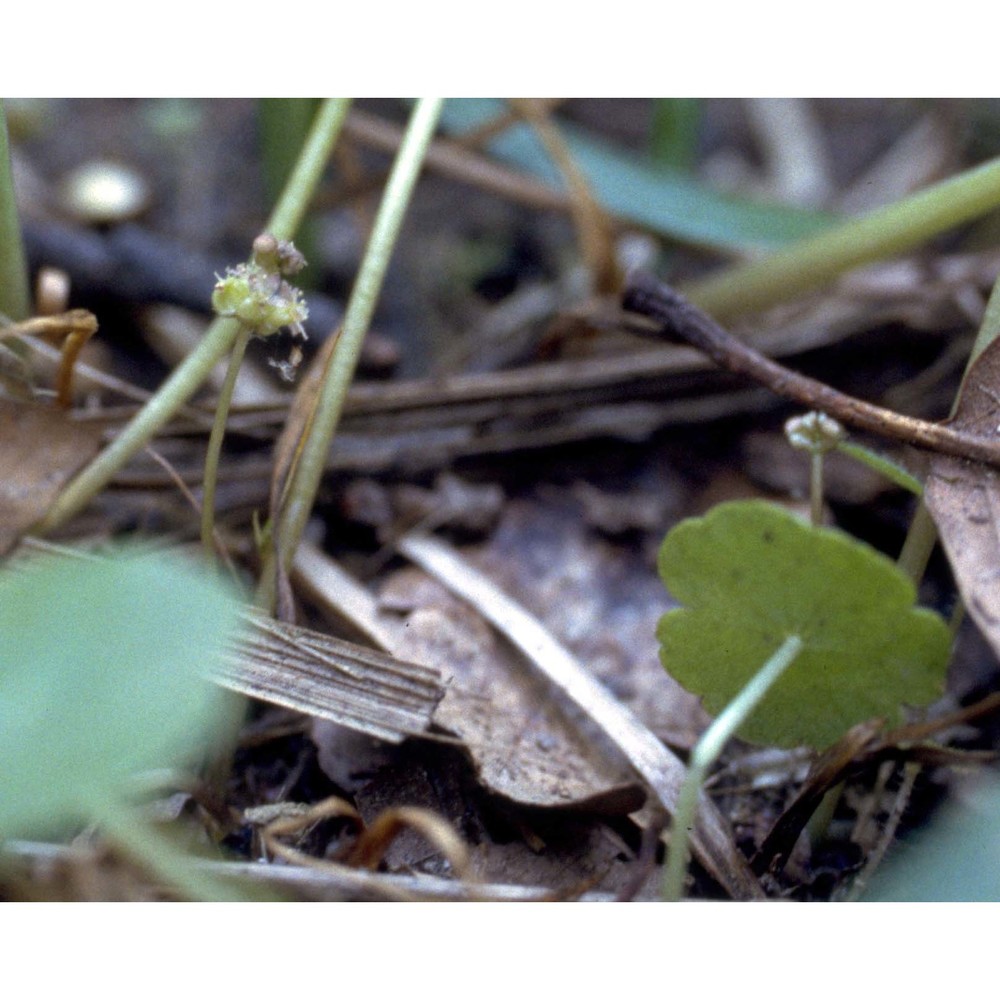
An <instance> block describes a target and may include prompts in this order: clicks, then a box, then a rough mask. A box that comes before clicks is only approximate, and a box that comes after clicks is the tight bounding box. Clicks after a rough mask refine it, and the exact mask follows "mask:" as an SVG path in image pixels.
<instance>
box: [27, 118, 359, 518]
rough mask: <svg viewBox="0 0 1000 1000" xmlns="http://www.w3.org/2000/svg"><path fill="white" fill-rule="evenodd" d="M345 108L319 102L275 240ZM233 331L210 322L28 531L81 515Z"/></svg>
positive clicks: (315, 174)
mask: <svg viewBox="0 0 1000 1000" xmlns="http://www.w3.org/2000/svg"><path fill="white" fill-rule="evenodd" d="M349 106H350V101H348V100H347V99H345V98H335V99H330V100H327V101H324V102H323V104H322V105H321V106H320V109H319V111H318V112H317V113H316V119H315V122H314V124H313V127H312V130H311V131H310V133H309V138H308V140H307V141H306V144H305V146H304V147H303V149H302V155H301V156H300V157H299V160H298V163H297V164H296V167H295V170H294V172H293V173H292V176H291V177H290V178H289V181H288V184H287V185H286V187H285V191H284V193H283V194H282V196H281V200H280V201H279V202H278V204H277V205H276V206H275V208H274V211H273V212H272V213H271V217H270V219H268V222H267V227H266V231H267V232H270V233H273V234H274V235H275V236H276V237H277V238H278V239H291V238H292V236H293V235H294V233H295V230H296V229H297V228H298V226H299V224H300V223H301V221H302V217H303V216H304V215H305V212H306V209H307V208H308V205H309V201H310V199H311V198H312V194H313V191H314V190H315V189H316V185H317V184H318V183H319V179H320V176H321V175H322V172H323V167H324V166H325V164H326V161H327V160H328V159H329V156H330V152H331V150H332V149H333V145H334V143H335V142H336V141H337V136H338V135H339V134H340V129H341V126H342V125H343V123H344V119H345V118H346V117H347V109H348V107H349ZM239 332H240V323H239V321H238V320H235V319H228V318H219V319H216V320H215V321H214V322H213V323H212V324H211V325H210V326H209V327H208V330H206V332H205V335H204V337H202V340H201V343H200V344H198V346H197V347H196V348H195V349H194V350H193V351H192V352H191V353H190V354H189V355H188V356H187V357H186V358H185V359H184V361H183V362H182V363H181V364H180V365H179V366H178V367H177V368H175V369H174V371H173V373H172V374H171V376H170V377H169V378H168V379H167V381H166V382H164V383H163V385H162V386H160V388H159V389H158V390H157V392H156V393H155V394H154V395H153V396H152V397H151V398H150V399H149V400H148V401H147V403H146V405H145V406H144V407H143V408H142V409H141V410H140V411H139V412H138V413H137V414H136V415H135V417H133V418H132V420H131V421H130V422H129V423H128V424H127V425H126V426H125V428H124V429H123V430H122V432H121V433H120V434H119V435H118V437H116V438H115V440H114V441H113V442H112V443H111V444H110V445H108V447H107V448H105V450H104V451H103V452H101V454H100V455H98V456H97V458H96V459H94V461H93V462H92V463H91V464H90V465H88V466H87V467H86V468H85V469H84V470H83V471H82V472H81V473H79V475H77V476H76V478H75V479H73V480H72V481H71V482H70V483H69V485H68V486H67V487H66V489H65V490H63V492H62V493H61V494H60V496H59V498H58V499H57V500H56V501H55V503H54V504H53V505H52V506H51V507H50V508H49V510H48V512H47V513H46V514H45V516H44V517H43V518H42V519H41V520H40V521H39V522H38V524H37V525H35V527H34V531H35V532H36V533H40V534H43V533H45V532H48V531H52V530H53V529H54V528H57V527H58V526H59V525H61V524H63V523H65V522H66V521H67V520H69V518H71V517H72V516H73V515H75V514H76V513H78V512H79V511H80V510H82V509H83V508H84V507H85V506H86V505H87V504H88V503H89V502H90V501H91V500H92V499H93V498H94V497H95V496H96V495H97V494H98V493H99V492H100V491H101V490H102V489H104V487H105V486H107V484H108V483H109V482H110V480H111V478H112V477H113V476H114V475H115V473H117V472H118V471H119V470H120V469H121V468H122V467H123V466H124V465H125V464H126V463H127V462H128V461H129V460H130V459H131V458H132V457H133V456H134V455H135V454H136V453H137V452H139V451H140V450H141V449H142V448H144V447H145V446H146V444H148V443H149V441H150V440H151V439H152V438H153V436H154V435H155V434H156V433H157V432H158V431H159V430H160V429H161V428H162V427H163V426H164V425H165V424H166V423H167V421H168V420H170V418H171V417H172V416H173V415H174V414H175V413H176V412H177V410H178V409H179V408H180V407H182V406H183V405H184V404H185V403H186V402H187V401H188V400H189V399H190V398H191V397H192V396H193V395H194V393H195V392H196V391H197V389H198V387H199V386H200V385H201V384H202V383H203V382H204V381H205V379H206V378H208V376H209V373H210V372H211V371H212V369H213V368H214V367H215V365H216V364H218V362H219V360H220V359H221V358H223V357H224V356H225V355H226V353H227V352H228V351H229V350H230V348H231V347H232V346H233V344H234V343H235V340H236V337H237V336H238V335H239Z"/></svg>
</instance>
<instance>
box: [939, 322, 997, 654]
mask: <svg viewBox="0 0 1000 1000" xmlns="http://www.w3.org/2000/svg"><path fill="white" fill-rule="evenodd" d="M950 424H951V426H952V427H954V428H956V429H957V430H960V431H964V432H966V433H968V434H976V435H979V436H982V437H983V438H993V439H995V438H996V437H997V436H998V434H1000V341H994V342H993V343H992V344H991V345H990V346H989V347H987V348H986V350H984V351H983V353H982V354H981V355H980V356H979V358H978V359H977V360H976V361H975V363H974V364H973V365H972V367H971V368H970V369H969V372H968V375H967V376H966V378H965V382H964V383H963V385H962V390H961V393H960V395H959V400H958V405H957V407H956V409H955V415H954V417H953V418H952V420H951V421H950ZM924 499H925V501H926V503H927V508H928V510H929V511H930V513H931V516H932V517H933V518H934V522H935V524H936V525H937V529H938V533H939V534H940V536H941V542H942V544H943V545H944V549H945V552H946V553H947V554H948V561H949V562H950V563H951V567H952V571H953V572H954V574H955V579H956V581H957V583H958V588H959V590H960V591H961V594H962V599H963V600H964V602H965V605H966V607H967V608H968V610H969V614H970V615H971V616H972V618H973V620H974V621H975V623H976V624H977V625H978V626H979V628H980V629H981V630H982V633H983V635H984V636H985V638H986V639H987V641H988V642H989V643H990V645H991V646H992V647H993V651H994V652H995V653H996V654H997V655H998V656H1000V471H998V470H997V469H995V468H992V467H990V466H988V465H984V464H982V463H980V462H971V461H968V460H966V459H962V458H954V457H952V456H950V455H942V454H936V455H934V457H933V458H932V459H931V462H930V467H929V470H928V475H927V485H926V488H925V491H924Z"/></svg>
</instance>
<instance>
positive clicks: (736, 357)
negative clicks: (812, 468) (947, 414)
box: [622, 272, 1000, 466]
mask: <svg viewBox="0 0 1000 1000" xmlns="http://www.w3.org/2000/svg"><path fill="white" fill-rule="evenodd" d="M622 304H623V306H624V308H625V309H626V310H628V311H629V312H634V313H639V314H640V315H642V316H646V317H648V318H649V319H652V320H654V321H655V322H657V323H659V324H660V329H659V331H658V332H657V333H649V332H645V331H640V330H639V329H638V328H635V330H634V332H637V333H639V332H642V333H644V335H647V336H656V337H658V338H660V339H666V340H681V341H685V342H686V343H688V344H690V345H691V346H692V347H696V348H697V349H698V350H699V351H701V352H702V353H703V354H707V355H708V357H710V358H711V359H712V360H713V361H714V362H715V363H716V364H717V365H719V367H721V368H725V369H726V370H727V371H731V372H734V373H735V374H737V375H746V376H747V377H749V378H751V379H753V380H754V381H755V382H759V383H760V384H761V385H764V386H766V387H767V388H768V389H770V390H771V391H772V392H774V393H776V394H777V395H779V396H784V397H785V398H786V399H792V400H794V401H795V402H797V403H801V404H802V405H803V406H806V407H808V408H809V409H811V410H820V411H822V412H823V413H826V414H829V415H830V416H831V417H834V418H836V419H837V420H839V421H840V422H841V423H843V424H847V425H848V426H851V427H856V428H859V429H860V430H864V431H869V432H871V433H872V434H878V435H881V436H882V437H888V438H893V439H895V440H897V441H904V442H906V443H907V444H911V445H914V446H915V447H917V448H924V449H926V450H928V451H938V452H943V453H945V454H947V455H956V456H958V457H959V458H968V459H972V460H974V461H977V462H985V463H986V464H988V465H994V466H1000V441H997V440H992V439H990V438H985V437H981V436H979V435H976V434H968V433H965V432H963V431H960V430H956V429H954V428H952V427H948V426H945V425H944V424H935V423H931V422H929V421H926V420H918V419H916V418H915V417H907V416H903V415H902V414H900V413H895V412H894V411H893V410H886V409H883V408H882V407H880V406H873V405H872V404H871V403H866V402H864V401H863V400H860V399H855V398H854V397H853V396H848V395H846V394H845V393H842V392H838V391H837V390H836V389H831V388H830V386H828V385H826V384H825V383H823V382H818V381H817V380H816V379H812V378H808V377H807V376H805V375H799V374H797V373H796V372H793V371H790V370H789V369H787V368H784V367H783V366H781V365H779V364H777V363H776V362H774V361H772V360H771V359H770V358H766V357H764V355H762V354H759V353H758V352H757V351H755V350H753V348H751V347H748V346H747V345H746V344H744V343H743V342H742V341H741V340H738V339H737V338H736V337H734V336H733V335H732V334H731V333H727V332H726V331H725V330H724V329H723V328H722V327H721V326H719V325H718V323H716V322H715V321H714V320H713V319H711V317H709V316H707V315H706V314H705V313H703V312H702V311H701V310H700V309H698V308H697V307H695V306H693V305H692V304H691V303H690V302H688V301H687V299H685V298H684V297H683V296H682V295H680V294H678V293H677V292H675V291H674V290H673V289H672V288H671V287H670V286H669V285H665V284H663V283H662V282H661V281H658V280H657V279H656V278H654V277H653V276H652V275H650V274H646V273H642V272H639V273H636V274H633V275H632V276H631V277H630V279H629V282H628V285H627V286H626V289H625V293H624V296H623V299H622Z"/></svg>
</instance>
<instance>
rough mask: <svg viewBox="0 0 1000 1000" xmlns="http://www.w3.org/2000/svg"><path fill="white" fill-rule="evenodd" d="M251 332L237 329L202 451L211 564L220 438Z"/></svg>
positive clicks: (205, 542)
mask: <svg viewBox="0 0 1000 1000" xmlns="http://www.w3.org/2000/svg"><path fill="white" fill-rule="evenodd" d="M252 335H253V332H252V331H251V330H249V329H247V328H246V327H244V328H243V329H242V330H240V332H239V334H238V335H237V337H236V342H235V343H234V344H233V352H232V354H230V356H229V367H228V368H227V369H226V378H225V381H224V382H223V383H222V388H221V390H220V391H219V399H218V402H217V403H216V404H215V420H214V421H213V423H212V433H211V434H210V435H209V438H208V449H207V450H206V452H205V474H204V475H203V476H202V495H201V545H202V548H203V549H204V550H205V556H206V557H207V558H208V560H209V561H210V562H213V561H214V560H215V488H216V484H217V482H218V477H219V456H220V455H221V454H222V439H223V438H224V437H225V434H226V419H227V418H228V416H229V407H230V406H231V404H232V401H233V390H234V389H235V387H236V377H237V376H238V375H239V373H240V365H241V364H242V363H243V355H244V354H245V353H246V349H247V344H248V343H249V342H250V337H251V336H252Z"/></svg>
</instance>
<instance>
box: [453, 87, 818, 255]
mask: <svg viewBox="0 0 1000 1000" xmlns="http://www.w3.org/2000/svg"><path fill="white" fill-rule="evenodd" d="M504 110H505V105H504V104H503V103H502V102H501V101H496V100H487V99H481V98H462V99H453V100H449V101H447V102H446V104H445V107H444V112H443V114H442V118H441V121H442V125H443V126H444V128H445V129H447V130H448V131H450V132H453V133H461V132H466V131H469V130H470V129H474V128H476V127H478V126H480V125H482V124H483V123H484V122H487V121H489V120H490V119H491V118H494V117H496V116H497V115H499V114H502V113H503V111H504ZM560 131H561V132H562V134H563V137H564V138H565V140H566V143H567V145H568V146H569V148H570V150H571V151H572V153H573V156H574V157H575V159H576V162H577V165H578V166H579V168H580V169H581V170H582V171H583V173H584V174H585V176H586V177H587V180H588V181H589V183H590V185H591V190H592V191H593V192H594V194H595V196H596V197H597V199H598V200H599V201H600V202H601V204H602V205H603V206H604V207H605V208H606V209H608V210H609V211H610V212H612V213H614V214H615V215H619V216H621V217H622V218H624V219H628V220H630V221H631V222H634V223H637V224H638V225H641V226H643V227H646V228H648V229H651V230H653V231H655V232H658V233H660V234H661V235H663V236H667V237H671V238H673V239H678V240H683V241H686V242H689V243H695V244H698V245H701V246H706V247H713V248H716V249H720V250H747V249H751V248H754V249H774V248H777V247H781V246H784V245H785V244H787V243H792V242H794V241H795V240H798V239H801V238H803V237H805V236H812V235H815V234H816V233H818V232H820V231H821V230H823V229H825V228H827V227H828V226H829V225H830V224H832V223H833V222H834V221H836V220H835V218H834V217H833V216H830V215H827V214H823V213H820V212H813V211H808V210H804V209H798V208H790V207H786V206H783V205H767V204H762V203H759V202H751V201H747V200H745V199H740V198H733V197H728V196H726V195H721V194H719V193H717V192H715V191H713V190H712V189H711V188H708V187H706V186H705V185H703V184H700V183H698V182H697V181H695V180H692V179H691V178H690V177H689V176H687V175H685V174H678V173H674V172H671V171H667V170H663V169H659V168H657V167H655V166H653V165H651V164H650V163H648V162H644V161H643V160H642V159H640V158H639V157H638V156H637V155H636V154H634V153H628V152H623V151H621V150H618V149H615V148H613V147H612V146H609V145H607V144H605V143H603V142H601V141H600V140H598V139H596V138H594V137H592V136H590V135H588V134H586V133H585V132H584V131H583V130H581V129H578V128H574V127H573V126H570V125H566V124H560ZM487 150H488V151H489V153H490V154H491V155H493V156H496V157H498V158H499V159H501V160H504V161H506V162H507V163H510V164H512V165H514V166H516V167H519V168H521V169H522V170H526V171H528V172H529V173H532V174H534V175H536V176H537V177H539V178H541V179H542V180H545V181H547V182H548V183H550V184H552V185H553V186H556V187H559V188H562V187H563V182H562V178H561V176H560V174H559V171H558V170H557V169H556V167H554V166H553V164H552V162H551V161H550V159H549V156H548V154H547V153H546V151H545V148H544V147H543V146H542V144H541V142H540V141H539V140H538V138H537V137H536V136H535V134H534V132H533V131H532V130H531V128H530V127H529V126H527V125H515V126H513V127H512V128H510V129H507V130H506V131H505V132H504V133H503V134H502V135H499V136H498V137H497V138H495V139H493V140H492V141H491V142H490V143H489V144H488V145H487Z"/></svg>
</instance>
